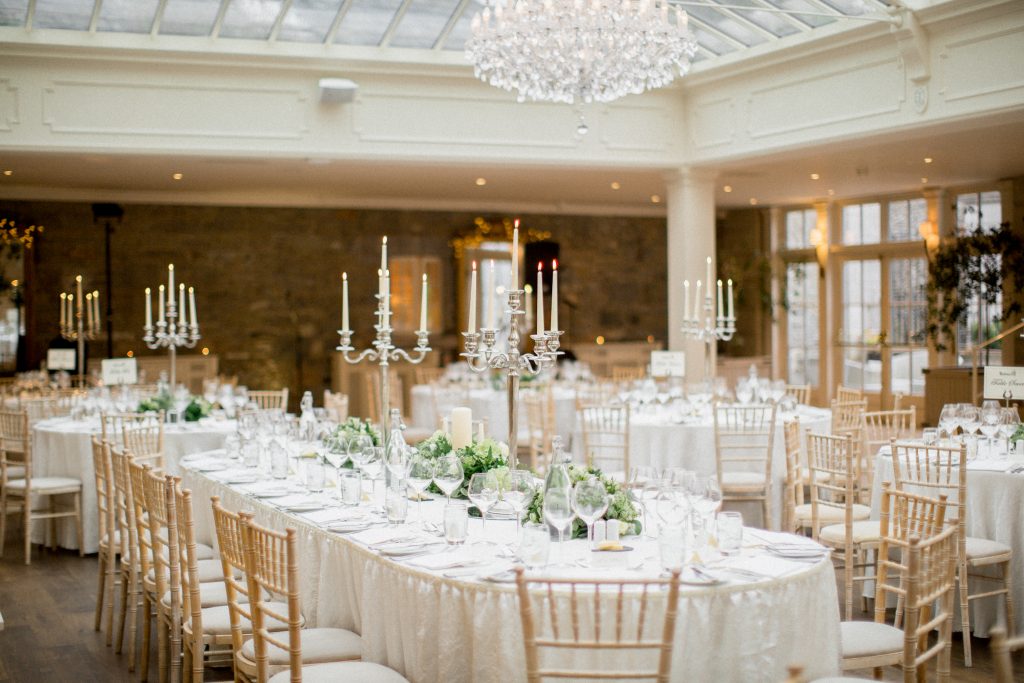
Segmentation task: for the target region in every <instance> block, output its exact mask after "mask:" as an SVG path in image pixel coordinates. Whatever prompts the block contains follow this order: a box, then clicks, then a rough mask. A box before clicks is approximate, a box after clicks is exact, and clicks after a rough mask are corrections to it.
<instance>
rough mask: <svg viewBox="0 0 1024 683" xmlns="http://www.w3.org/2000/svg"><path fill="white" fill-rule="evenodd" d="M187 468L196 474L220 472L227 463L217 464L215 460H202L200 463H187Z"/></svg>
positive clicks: (225, 467) (224, 468) (226, 466)
mask: <svg viewBox="0 0 1024 683" xmlns="http://www.w3.org/2000/svg"><path fill="white" fill-rule="evenodd" d="M189 466H190V467H191V468H192V469H194V470H196V471H197V472H219V471H220V470H226V469H227V468H228V463H226V462H218V461H216V460H204V461H201V462H193V463H189Z"/></svg>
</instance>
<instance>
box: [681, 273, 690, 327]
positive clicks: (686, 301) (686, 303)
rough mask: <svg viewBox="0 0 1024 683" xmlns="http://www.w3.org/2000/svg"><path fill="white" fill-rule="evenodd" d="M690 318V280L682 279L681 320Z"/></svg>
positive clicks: (684, 320) (685, 320) (686, 320)
mask: <svg viewBox="0 0 1024 683" xmlns="http://www.w3.org/2000/svg"><path fill="white" fill-rule="evenodd" d="M689 320H690V281H689V280H683V322H688V321H689Z"/></svg>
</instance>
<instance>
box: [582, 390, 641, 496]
mask: <svg viewBox="0 0 1024 683" xmlns="http://www.w3.org/2000/svg"><path fill="white" fill-rule="evenodd" d="M579 420H580V424H579V427H580V432H581V433H582V436H583V457H584V459H585V461H586V463H587V464H588V465H590V466H591V467H597V468H599V469H601V470H602V471H604V472H605V473H606V474H607V475H608V476H610V477H611V478H613V479H615V480H616V481H619V482H625V481H626V476H627V475H628V474H629V406H628V405H622V404H620V405H608V404H605V405H593V406H583V407H582V408H581V409H580V414H579Z"/></svg>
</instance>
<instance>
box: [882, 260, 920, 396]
mask: <svg viewBox="0 0 1024 683" xmlns="http://www.w3.org/2000/svg"><path fill="white" fill-rule="evenodd" d="M927 280H928V267H927V265H926V263H925V260H924V259H922V258H897V259H892V260H891V261H890V262H889V330H890V332H889V343H890V344H891V345H892V362H891V368H890V379H891V387H892V391H894V392H899V393H901V394H924V374H923V373H922V372H921V370H922V369H924V368H926V367H928V349H927V347H926V343H927V340H926V339H925V322H926V320H927V311H928V300H927V295H926V293H925V284H926V282H927Z"/></svg>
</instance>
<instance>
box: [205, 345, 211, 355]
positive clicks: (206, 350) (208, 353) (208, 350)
mask: <svg viewBox="0 0 1024 683" xmlns="http://www.w3.org/2000/svg"><path fill="white" fill-rule="evenodd" d="M203 355H204V356H209V355H210V348H209V347H208V346H204V347H203Z"/></svg>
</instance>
